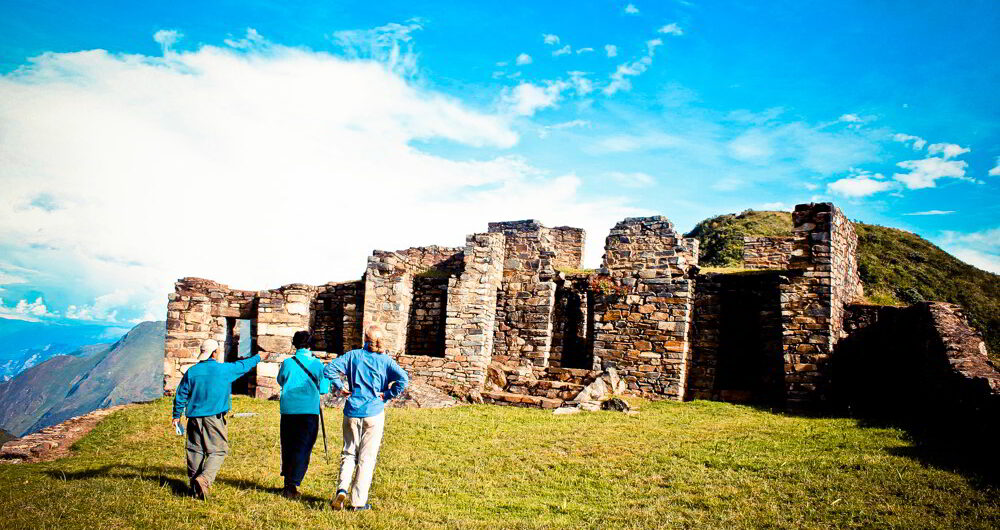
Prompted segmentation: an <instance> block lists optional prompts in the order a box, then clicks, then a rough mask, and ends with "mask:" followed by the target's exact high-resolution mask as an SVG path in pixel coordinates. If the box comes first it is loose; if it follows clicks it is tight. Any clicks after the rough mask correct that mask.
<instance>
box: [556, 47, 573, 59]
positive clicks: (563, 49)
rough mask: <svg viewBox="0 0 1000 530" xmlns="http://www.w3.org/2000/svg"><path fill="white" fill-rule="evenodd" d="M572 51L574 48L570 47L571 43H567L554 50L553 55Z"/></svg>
mask: <svg viewBox="0 0 1000 530" xmlns="http://www.w3.org/2000/svg"><path fill="white" fill-rule="evenodd" d="M571 51H572V49H571V48H570V46H569V44H567V45H565V46H563V47H562V48H559V49H557V50H555V51H553V52H552V56H553V57H559V56H560V55H568V54H569V53H570V52H571Z"/></svg>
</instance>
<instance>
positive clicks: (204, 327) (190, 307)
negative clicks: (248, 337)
mask: <svg viewBox="0 0 1000 530" xmlns="http://www.w3.org/2000/svg"><path fill="white" fill-rule="evenodd" d="M256 294H257V293H255V292H254V291H241V290H236V289H230V288H229V287H228V286H226V285H223V284H220V283H217V282H213V281H211V280H205V279H202V278H182V279H180V280H177V282H176V283H175V284H174V292H173V293H170V294H169V295H168V296H167V337H166V342H165V344H164V362H163V389H164V392H167V393H169V392H173V391H174V390H175V389H176V388H177V385H178V384H180V382H181V378H182V377H183V376H184V372H186V371H187V369H188V368H190V367H191V365H193V364H195V363H197V362H198V355H199V354H200V353H201V345H202V343H204V342H205V341H206V340H209V339H214V340H216V341H218V342H219V344H220V345H223V344H225V343H226V332H227V322H226V317H232V318H251V317H252V315H253V312H254V310H255V308H254V304H255V297H256Z"/></svg>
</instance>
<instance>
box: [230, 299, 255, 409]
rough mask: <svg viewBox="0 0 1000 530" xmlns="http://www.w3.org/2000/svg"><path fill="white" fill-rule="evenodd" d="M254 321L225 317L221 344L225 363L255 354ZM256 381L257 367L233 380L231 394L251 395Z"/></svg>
mask: <svg viewBox="0 0 1000 530" xmlns="http://www.w3.org/2000/svg"><path fill="white" fill-rule="evenodd" d="M256 327H257V326H256V325H255V322H254V321H253V320H251V319H248V318H232V317H227V318H226V343H225V344H224V345H223V348H224V350H223V351H224V352H225V360H226V362H227V363H231V362H235V361H238V360H240V359H246V358H247V357H251V356H253V355H255V354H256V353H257V352H256V351H255V350H256V348H255V344H254V340H253V338H254V336H255V335H256V333H255V331H256ZM256 381H257V369H256V368H254V369H253V370H250V371H249V372H247V373H246V374H245V375H244V376H243V377H240V378H239V379H237V380H236V381H233V394H240V395H246V396H252V395H253V391H254V387H255V386H256V384H255V383H256Z"/></svg>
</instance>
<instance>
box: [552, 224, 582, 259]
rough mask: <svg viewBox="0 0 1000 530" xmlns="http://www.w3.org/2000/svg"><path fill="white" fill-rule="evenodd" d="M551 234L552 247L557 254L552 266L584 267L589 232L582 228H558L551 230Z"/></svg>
mask: <svg viewBox="0 0 1000 530" xmlns="http://www.w3.org/2000/svg"><path fill="white" fill-rule="evenodd" d="M549 233H550V234H551V235H552V245H553V246H554V247H555V253H556V255H555V257H554V258H553V260H552V266H553V267H556V268H567V269H579V268H580V266H581V265H583V244H584V241H585V240H586V239H587V232H585V231H584V230H583V229H582V228H573V227H572V226H557V227H555V228H550V229H549Z"/></svg>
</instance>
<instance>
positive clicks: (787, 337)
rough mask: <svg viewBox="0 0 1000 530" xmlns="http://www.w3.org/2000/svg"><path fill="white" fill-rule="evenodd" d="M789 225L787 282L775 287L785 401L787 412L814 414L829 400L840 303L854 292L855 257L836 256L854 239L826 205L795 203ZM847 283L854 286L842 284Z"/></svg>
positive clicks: (837, 212) (837, 214)
mask: <svg viewBox="0 0 1000 530" xmlns="http://www.w3.org/2000/svg"><path fill="white" fill-rule="evenodd" d="M792 222H793V224H794V226H795V228H794V230H795V232H796V236H797V238H796V240H795V242H794V249H793V251H792V255H791V257H790V258H789V263H788V267H789V269H790V270H789V274H788V277H787V278H788V281H787V282H786V283H784V284H783V285H782V286H781V315H782V334H783V336H784V337H783V350H784V358H785V385H786V389H787V392H786V402H787V404H788V406H789V407H790V408H793V409H811V410H817V409H822V408H824V407H825V406H826V403H827V402H828V400H829V396H830V381H831V368H832V366H831V355H832V353H833V346H834V344H835V343H836V341H837V340H838V339H839V337H840V329H841V326H840V322H841V320H842V314H843V307H844V304H845V303H847V302H850V301H852V299H853V295H852V294H850V293H856V292H858V290H859V288H860V281H858V280H857V278H858V273H857V261H856V259H855V258H854V257H853V256H852V257H847V256H843V255H842V254H843V253H844V252H849V251H852V250H853V249H854V248H856V246H857V235H856V234H855V233H854V229H853V227H852V226H851V224H850V222H849V221H848V220H847V219H846V217H844V214H843V212H841V211H840V209H838V208H836V207H835V206H834V205H833V204H832V203H810V204H800V205H797V206H796V207H795V211H794V212H793V213H792ZM834 263H836V264H837V265H838V266H837V272H836V273H835V272H834ZM851 268H853V270H850V269H851ZM852 281H853V282H857V283H856V284H855V285H846V283H848V282H852ZM846 296H851V298H852V299H845V297H846Z"/></svg>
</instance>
